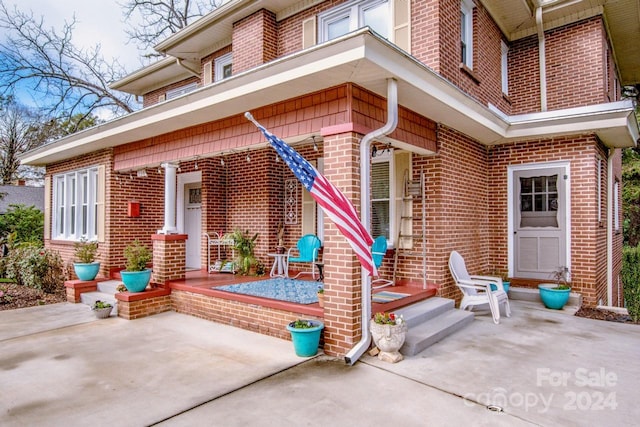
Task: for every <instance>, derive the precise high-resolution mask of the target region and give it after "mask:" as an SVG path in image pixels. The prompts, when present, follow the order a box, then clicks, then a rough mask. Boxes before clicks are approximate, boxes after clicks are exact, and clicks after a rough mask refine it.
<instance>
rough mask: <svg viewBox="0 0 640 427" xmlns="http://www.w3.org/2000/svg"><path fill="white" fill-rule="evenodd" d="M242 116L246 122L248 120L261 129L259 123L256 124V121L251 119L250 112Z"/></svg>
mask: <svg viewBox="0 0 640 427" xmlns="http://www.w3.org/2000/svg"><path fill="white" fill-rule="evenodd" d="M244 116H245V117H246V118H247V120H249V121H250V122H251V123H253V124H254V125H256V126H259V127H263V126H262V125H261V124H260V123H258V121H257V120H256V119H254V118H253V116H252V115H251V113H250V112H248V111H247V112H246V113H244Z"/></svg>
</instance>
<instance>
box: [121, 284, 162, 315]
mask: <svg viewBox="0 0 640 427" xmlns="http://www.w3.org/2000/svg"><path fill="white" fill-rule="evenodd" d="M115 296H116V300H117V301H118V317H122V318H123V319H127V320H133V319H139V318H142V317H148V316H152V315H154V314H158V313H163V312H165V311H171V310H172V306H171V289H170V288H168V287H167V288H164V287H159V288H155V289H151V290H146V291H143V292H120V293H117V294H116V295H115Z"/></svg>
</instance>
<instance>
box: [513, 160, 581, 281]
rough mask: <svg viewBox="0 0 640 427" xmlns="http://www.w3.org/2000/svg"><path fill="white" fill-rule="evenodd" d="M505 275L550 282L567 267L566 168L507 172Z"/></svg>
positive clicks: (521, 168)
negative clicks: (507, 251) (506, 258)
mask: <svg viewBox="0 0 640 427" xmlns="http://www.w3.org/2000/svg"><path fill="white" fill-rule="evenodd" d="M508 187H509V227H508V229H509V254H510V256H509V275H510V276H512V277H517V278H530V279H542V280H544V279H550V278H551V274H552V272H553V271H555V270H557V269H558V268H559V267H561V266H565V267H570V266H569V263H570V261H571V257H570V255H569V247H570V232H571V227H570V224H571V222H570V200H571V198H570V194H569V193H570V188H569V164H568V163H564V162H563V163H558V162H554V163H547V164H533V165H524V166H518V167H510V168H509V179H508Z"/></svg>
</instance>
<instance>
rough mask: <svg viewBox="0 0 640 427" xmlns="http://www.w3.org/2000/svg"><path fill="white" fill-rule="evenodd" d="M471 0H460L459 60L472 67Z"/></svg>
mask: <svg viewBox="0 0 640 427" xmlns="http://www.w3.org/2000/svg"><path fill="white" fill-rule="evenodd" d="M473 7H474V6H473V1H472V0H462V2H461V4H460V38H461V39H460V47H461V58H460V61H461V62H462V63H463V64H464V65H466V66H467V67H469V68H470V69H473Z"/></svg>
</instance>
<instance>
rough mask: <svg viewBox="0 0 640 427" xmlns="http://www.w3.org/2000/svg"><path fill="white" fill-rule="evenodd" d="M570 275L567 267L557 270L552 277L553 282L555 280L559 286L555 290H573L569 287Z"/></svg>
mask: <svg viewBox="0 0 640 427" xmlns="http://www.w3.org/2000/svg"><path fill="white" fill-rule="evenodd" d="M570 275H571V273H570V272H569V268H567V267H565V266H560V267H558V268H557V270H555V271H554V272H552V273H551V277H553V280H555V282H556V285H557V286H556V287H555V288H554V289H558V290H567V289H571V286H569V277H570Z"/></svg>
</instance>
